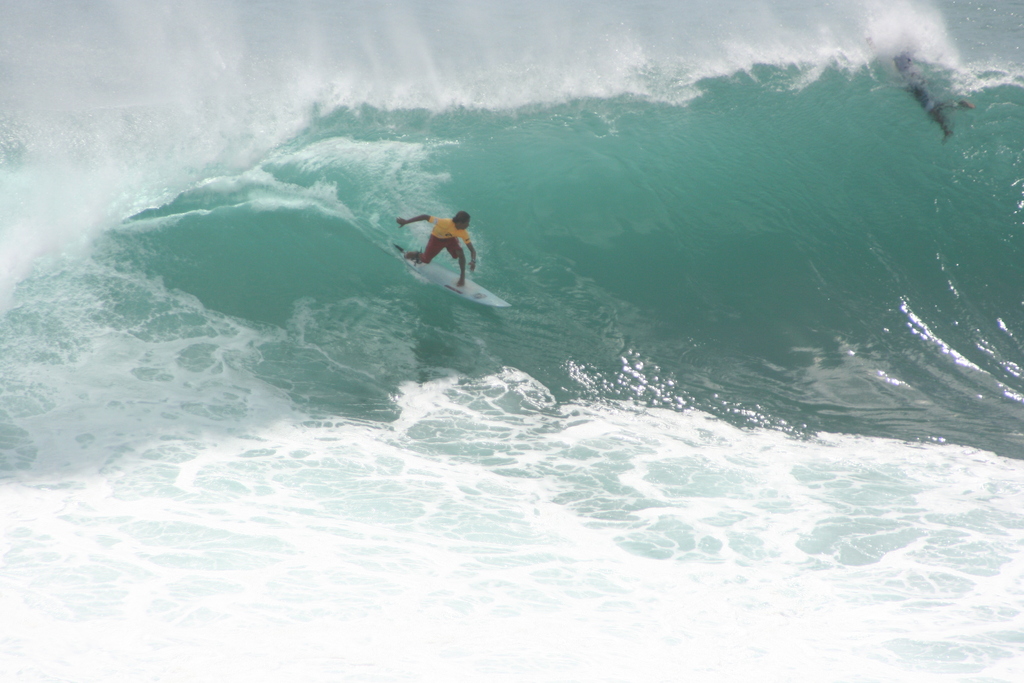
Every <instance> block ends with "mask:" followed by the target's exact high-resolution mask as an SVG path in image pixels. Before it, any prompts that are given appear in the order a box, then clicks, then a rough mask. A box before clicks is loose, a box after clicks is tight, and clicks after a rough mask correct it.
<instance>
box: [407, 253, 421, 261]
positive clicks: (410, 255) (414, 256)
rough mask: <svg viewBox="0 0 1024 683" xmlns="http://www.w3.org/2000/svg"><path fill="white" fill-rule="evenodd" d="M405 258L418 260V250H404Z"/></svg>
mask: <svg viewBox="0 0 1024 683" xmlns="http://www.w3.org/2000/svg"><path fill="white" fill-rule="evenodd" d="M405 258H407V259H409V260H410V261H412V262H413V263H419V262H420V252H418V251H407V252H405Z"/></svg>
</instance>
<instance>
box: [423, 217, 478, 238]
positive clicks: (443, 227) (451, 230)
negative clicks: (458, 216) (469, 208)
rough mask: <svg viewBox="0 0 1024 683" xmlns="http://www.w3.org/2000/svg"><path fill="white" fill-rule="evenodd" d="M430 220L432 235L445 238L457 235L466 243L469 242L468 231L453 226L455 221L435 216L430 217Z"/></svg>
mask: <svg viewBox="0 0 1024 683" xmlns="http://www.w3.org/2000/svg"><path fill="white" fill-rule="evenodd" d="M430 222H431V223H433V224H434V229H433V230H432V231H431V234H432V235H433V236H434V237H438V238H440V239H443V240H446V239H450V238H452V237H458V238H460V239H461V240H462V241H463V242H465V243H466V244H469V243H470V242H471V241H472V240H470V239H469V233H468V232H466V231H465V230H459V229H458V228H456V227H455V221H453V220H452V219H451V218H435V217H434V216H431V217H430Z"/></svg>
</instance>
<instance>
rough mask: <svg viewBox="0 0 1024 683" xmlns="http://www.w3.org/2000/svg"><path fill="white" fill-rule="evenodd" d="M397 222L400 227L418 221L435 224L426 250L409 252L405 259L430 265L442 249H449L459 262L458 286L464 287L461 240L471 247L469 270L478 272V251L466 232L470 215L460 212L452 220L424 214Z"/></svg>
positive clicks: (406, 253) (464, 276)
mask: <svg viewBox="0 0 1024 683" xmlns="http://www.w3.org/2000/svg"><path fill="white" fill-rule="evenodd" d="M396 220H397V221H398V224H399V225H408V224H409V223H416V222H417V221H429V222H431V223H433V224H434V230H433V231H432V232H431V233H430V239H429V240H428V241H427V246H426V248H425V249H424V250H423V251H422V252H420V251H407V252H405V258H407V259H410V260H412V261H416V262H417V263H430V261H431V260H432V259H433V258H434V257H435V256H437V255H438V253H440V251H441V250H442V249H447V250H448V253H449V254H451V255H452V258H455V259H458V260H459V282H458V283H457V284H456V286H457V287H462V286H464V285H465V284H466V255H465V254H463V253H462V247H461V246H459V240H460V239H461V240H462V241H463V242H465V243H466V246H467V247H469V253H470V255H471V256H472V259H471V260H470V262H469V269H470V270H473V271H475V270H476V249H474V248H473V242H472V241H471V240H470V239H469V233H468V232H466V229H467V228H468V227H469V214H468V213H466V212H465V211H459V212H458V213H457V214H455V216H453V217H452V218H436V217H434V216H428V215H427V214H422V215H420V216H416V217H415V218H408V219H406V218H398V219H396Z"/></svg>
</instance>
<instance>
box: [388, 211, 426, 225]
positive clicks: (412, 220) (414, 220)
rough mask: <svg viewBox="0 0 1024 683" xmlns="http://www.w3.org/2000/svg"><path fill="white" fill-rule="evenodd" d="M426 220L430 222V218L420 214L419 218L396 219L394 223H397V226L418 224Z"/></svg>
mask: <svg viewBox="0 0 1024 683" xmlns="http://www.w3.org/2000/svg"><path fill="white" fill-rule="evenodd" d="M428 220H430V216H428V215H427V214H425V213H421V214H420V215H419V216H416V217H415V218H396V219H395V222H396V223H398V224H399V225H406V224H407V223H418V222H419V221H428Z"/></svg>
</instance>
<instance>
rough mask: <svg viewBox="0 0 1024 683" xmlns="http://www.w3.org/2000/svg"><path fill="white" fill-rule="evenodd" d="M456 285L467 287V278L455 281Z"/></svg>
mask: <svg viewBox="0 0 1024 683" xmlns="http://www.w3.org/2000/svg"><path fill="white" fill-rule="evenodd" d="M455 286H456V287H465V286H466V281H465V280H459V281H458V282H456V283H455Z"/></svg>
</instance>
